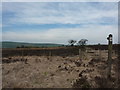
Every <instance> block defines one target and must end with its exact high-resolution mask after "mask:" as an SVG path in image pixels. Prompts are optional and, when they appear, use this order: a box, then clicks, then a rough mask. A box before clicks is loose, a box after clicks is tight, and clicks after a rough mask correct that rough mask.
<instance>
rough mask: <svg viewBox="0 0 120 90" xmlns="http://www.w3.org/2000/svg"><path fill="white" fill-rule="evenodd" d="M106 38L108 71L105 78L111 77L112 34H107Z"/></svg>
mask: <svg viewBox="0 0 120 90" xmlns="http://www.w3.org/2000/svg"><path fill="white" fill-rule="evenodd" d="M107 39H108V73H107V78H108V79H110V78H111V64H112V34H110V35H109V37H108V38H107Z"/></svg>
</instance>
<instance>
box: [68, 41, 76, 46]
mask: <svg viewBox="0 0 120 90" xmlns="http://www.w3.org/2000/svg"><path fill="white" fill-rule="evenodd" d="M68 43H69V44H70V45H71V46H74V44H75V43H76V40H69V41H68Z"/></svg>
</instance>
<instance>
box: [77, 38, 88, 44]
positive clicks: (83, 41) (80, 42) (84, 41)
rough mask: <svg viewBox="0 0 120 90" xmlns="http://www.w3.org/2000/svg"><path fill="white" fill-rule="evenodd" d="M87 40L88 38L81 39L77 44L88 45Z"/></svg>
mask: <svg viewBox="0 0 120 90" xmlns="http://www.w3.org/2000/svg"><path fill="white" fill-rule="evenodd" d="M87 41H88V40H87V39H81V40H80V41H78V43H77V44H78V45H82V46H83V45H86V44H87Z"/></svg>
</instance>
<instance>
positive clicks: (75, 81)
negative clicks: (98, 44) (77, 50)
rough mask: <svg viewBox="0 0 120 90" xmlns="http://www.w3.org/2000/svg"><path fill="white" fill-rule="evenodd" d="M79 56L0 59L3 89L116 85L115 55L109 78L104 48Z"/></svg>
mask: <svg viewBox="0 0 120 90" xmlns="http://www.w3.org/2000/svg"><path fill="white" fill-rule="evenodd" d="M97 52H99V51H97V50H96V51H93V52H88V53H86V56H85V58H84V60H80V58H79V56H78V55H76V56H69V57H68V56H67V57H65V56H24V57H21V56H14V57H9V58H2V61H3V64H2V79H3V80H2V85H3V88H99V87H114V88H115V87H117V84H118V82H117V69H116V68H117V67H116V65H117V64H116V62H117V59H116V58H117V56H116V55H115V54H114V55H113V57H112V58H113V64H112V74H111V75H112V78H111V80H108V79H106V75H107V51H105V50H102V51H101V57H100V55H99V53H97Z"/></svg>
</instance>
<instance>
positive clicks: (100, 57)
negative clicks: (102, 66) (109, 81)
mask: <svg viewBox="0 0 120 90" xmlns="http://www.w3.org/2000/svg"><path fill="white" fill-rule="evenodd" d="M99 59H100V60H102V55H101V45H100V43H99Z"/></svg>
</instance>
